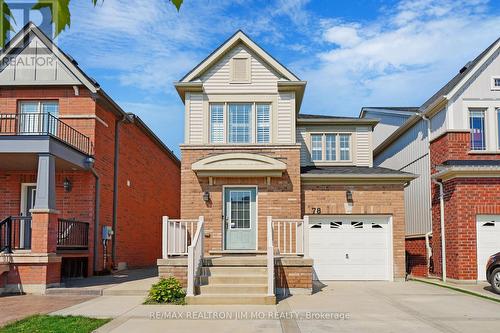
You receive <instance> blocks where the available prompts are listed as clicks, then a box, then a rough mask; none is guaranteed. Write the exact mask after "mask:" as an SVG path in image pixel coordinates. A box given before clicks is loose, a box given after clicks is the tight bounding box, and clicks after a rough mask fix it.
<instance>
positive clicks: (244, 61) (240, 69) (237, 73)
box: [233, 58, 250, 81]
mask: <svg viewBox="0 0 500 333" xmlns="http://www.w3.org/2000/svg"><path fill="white" fill-rule="evenodd" d="M248 61H249V60H248V58H233V81H250V80H249V73H248Z"/></svg>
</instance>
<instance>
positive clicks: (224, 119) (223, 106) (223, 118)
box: [208, 103, 226, 144]
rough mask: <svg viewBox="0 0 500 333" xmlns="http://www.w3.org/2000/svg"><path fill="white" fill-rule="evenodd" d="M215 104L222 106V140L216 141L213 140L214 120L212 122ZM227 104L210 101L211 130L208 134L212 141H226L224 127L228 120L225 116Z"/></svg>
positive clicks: (209, 120)
mask: <svg viewBox="0 0 500 333" xmlns="http://www.w3.org/2000/svg"><path fill="white" fill-rule="evenodd" d="M214 105H220V106H222V137H221V141H214V140H213V135H212V134H213V133H212V130H213V122H212V106H214ZM225 108H226V107H225V105H224V103H210V104H209V106H208V118H209V119H208V122H209V131H208V136H209V141H210V143H216V144H217V143H224V142H225V138H224V132H225V131H224V127H225V122H226V117H225Z"/></svg>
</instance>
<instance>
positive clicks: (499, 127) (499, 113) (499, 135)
mask: <svg viewBox="0 0 500 333" xmlns="http://www.w3.org/2000/svg"><path fill="white" fill-rule="evenodd" d="M496 115H497V148H498V150H500V108H497V109H496Z"/></svg>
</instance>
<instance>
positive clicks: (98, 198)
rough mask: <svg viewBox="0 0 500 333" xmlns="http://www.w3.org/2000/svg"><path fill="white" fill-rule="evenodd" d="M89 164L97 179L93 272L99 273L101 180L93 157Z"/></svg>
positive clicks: (89, 159) (90, 158) (88, 160)
mask: <svg viewBox="0 0 500 333" xmlns="http://www.w3.org/2000/svg"><path fill="white" fill-rule="evenodd" d="M85 162H86V163H87V168H88V169H89V170H90V172H92V174H93V175H94V178H95V203H94V204H95V206H94V212H95V216H94V249H93V250H94V258H93V261H92V270H93V271H94V272H97V259H98V256H99V243H100V242H99V207H100V204H101V183H100V180H99V174H98V173H97V171H96V170H95V169H94V162H95V160H94V159H93V158H92V157H89V158H87V160H86V161H85Z"/></svg>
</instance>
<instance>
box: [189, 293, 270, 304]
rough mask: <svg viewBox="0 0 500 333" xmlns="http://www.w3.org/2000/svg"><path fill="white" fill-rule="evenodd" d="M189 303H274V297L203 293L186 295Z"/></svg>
mask: <svg viewBox="0 0 500 333" xmlns="http://www.w3.org/2000/svg"><path fill="white" fill-rule="evenodd" d="M186 302H187V304H189V305H275V304H276V297H274V296H267V295H255V296H247V295H231V296H229V295H205V296H201V295H200V296H194V297H186Z"/></svg>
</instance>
